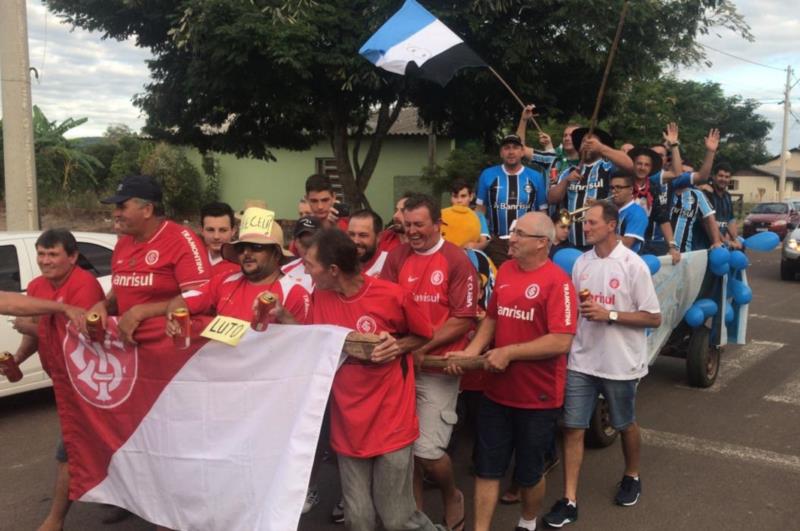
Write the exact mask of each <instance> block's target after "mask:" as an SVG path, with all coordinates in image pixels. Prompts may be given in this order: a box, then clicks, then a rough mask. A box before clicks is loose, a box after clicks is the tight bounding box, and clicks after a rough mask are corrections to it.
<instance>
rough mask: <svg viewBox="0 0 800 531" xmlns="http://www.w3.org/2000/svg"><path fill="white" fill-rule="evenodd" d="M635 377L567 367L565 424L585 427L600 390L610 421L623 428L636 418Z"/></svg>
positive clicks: (578, 427)
mask: <svg viewBox="0 0 800 531" xmlns="http://www.w3.org/2000/svg"><path fill="white" fill-rule="evenodd" d="M638 384H639V380H638V379H636V380H609V379H608V378H600V377H598V376H592V375H590V374H583V373H581V372H576V371H570V370H567V386H566V390H565V392H564V418H563V425H564V427H565V428H575V429H584V430H585V429H587V428H588V427H589V423H590V421H591V420H592V414H593V413H594V408H595V405H596V404H597V397H598V396H599V395H600V394H601V393H602V394H603V398H605V399H606V402H607V403H608V409H609V413H610V414H611V425H612V426H613V427H614V429H616V430H624V429H625V428H627V427H628V426H630V425H631V424H633V423H634V422H635V421H636V415H635V413H634V409H635V406H636V386H637V385H638Z"/></svg>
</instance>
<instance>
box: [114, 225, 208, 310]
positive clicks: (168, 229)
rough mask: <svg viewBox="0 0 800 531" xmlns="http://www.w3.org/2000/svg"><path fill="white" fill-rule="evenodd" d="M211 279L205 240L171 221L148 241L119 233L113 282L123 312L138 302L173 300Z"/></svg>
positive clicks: (119, 308)
mask: <svg viewBox="0 0 800 531" xmlns="http://www.w3.org/2000/svg"><path fill="white" fill-rule="evenodd" d="M210 278H211V267H210V266H209V265H208V253H206V251H205V248H204V247H203V242H201V241H200V239H199V238H198V237H197V235H196V234H195V233H194V232H193V231H191V230H190V229H189V228H187V227H183V226H181V225H178V224H177V223H174V222H172V221H164V222H163V224H162V225H161V227H160V228H159V229H158V231H156V233H155V234H154V235H153V237H152V238H150V239H149V240H148V241H146V242H136V241H134V239H133V237H131V236H128V235H123V236H120V237H119V239H118V240H117V245H116V246H115V247H114V253H113V255H112V256H111V285H112V289H113V290H114V295H116V297H117V309H118V312H119V314H120V315H122V314H123V313H125V312H126V311H128V310H129V309H130V308H131V307H132V306H135V305H137V304H143V303H148V302H161V301H167V300H170V299H172V298H173V297H175V296H176V295H179V294H180V293H181V292H183V291H187V290H189V289H192V288H196V287H199V286H202V285H203V284H205V283H206V282H208V280H209V279H210Z"/></svg>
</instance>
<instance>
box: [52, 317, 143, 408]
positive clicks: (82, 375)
mask: <svg viewBox="0 0 800 531" xmlns="http://www.w3.org/2000/svg"><path fill="white" fill-rule="evenodd" d="M71 327H72V325H70V328H71ZM107 327H108V332H110V337H111V338H112V340H108V339H106V341H104V342H103V343H102V344H101V343H98V342H94V341H91V340H89V339H88V338H86V337H84V336H83V334H77V333H75V332H74V328H71V329H68V331H67V334H66V338H65V339H64V361H65V363H66V366H67V374H69V379H70V382H72V387H74V388H75V390H76V391H77V392H78V395H79V396H80V397H81V398H83V399H84V400H85V401H87V402H89V403H90V404H92V405H93V406H95V407H98V408H102V409H111V408H114V407H117V406H118V405H120V404H122V403H123V402H125V400H127V399H128V397H129V396H130V394H131V391H133V386H134V384H135V383H136V375H137V372H138V359H139V356H138V350H137V347H136V346H135V345H134V346H128V347H126V346H125V345H123V343H122V340H120V339H118V332H117V330H118V329H117V319H115V318H110V319H108V321H107ZM107 337H108V336H107Z"/></svg>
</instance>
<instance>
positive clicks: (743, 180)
mask: <svg viewBox="0 0 800 531" xmlns="http://www.w3.org/2000/svg"><path fill="white" fill-rule="evenodd" d="M731 181H736V183H737V185H736V188H735V189H733V190H731V193H738V194H742V196H743V199H744V201H745V202H746V203H758V202H762V201H777V200H778V179H777V178H775V177H769V176H764V175H738V174H737V175H734V176H732V177H731ZM795 182H797V180H796V179H786V188H785V197H800V191H797V192H796V191H794V189H793V188H794V186H796V185H795V184H794V183H795ZM762 190H763V194H762Z"/></svg>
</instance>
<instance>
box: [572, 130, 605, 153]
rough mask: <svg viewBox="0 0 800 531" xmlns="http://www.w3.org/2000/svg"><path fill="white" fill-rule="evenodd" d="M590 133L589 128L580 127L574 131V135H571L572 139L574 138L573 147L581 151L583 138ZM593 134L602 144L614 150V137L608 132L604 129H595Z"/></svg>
mask: <svg viewBox="0 0 800 531" xmlns="http://www.w3.org/2000/svg"><path fill="white" fill-rule="evenodd" d="M588 132H589V128H588V127H579V128H577V129H573V131H572V133H570V137H571V138H572V147H574V148H575V149H576V150H578V151H580V150H581V144H582V143H583V137H585V136H586V133H588ZM592 134H593V135H594V136H596V137H597V138H598V139H599V140H600V142H601V143H602V144H605V145H607V146H608V147H610V148H612V149H613V148H614V137H612V136H611V135H610V134H609V133H607V132H606V131H603V130H602V129H598V128H596V127H595V128H594V129H593V130H592Z"/></svg>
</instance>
